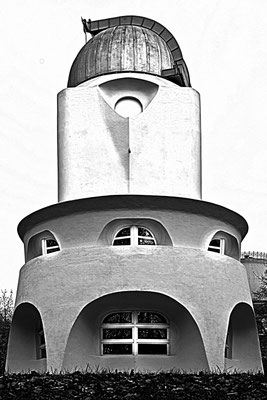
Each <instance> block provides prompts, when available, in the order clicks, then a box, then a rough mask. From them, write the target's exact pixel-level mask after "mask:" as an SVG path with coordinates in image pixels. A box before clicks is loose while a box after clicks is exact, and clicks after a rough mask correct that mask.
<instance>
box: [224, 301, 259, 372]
mask: <svg viewBox="0 0 267 400" xmlns="http://www.w3.org/2000/svg"><path fill="white" fill-rule="evenodd" d="M259 349H260V346H259V337H258V334H257V327H256V322H255V317H254V312H253V309H252V307H251V306H250V305H249V304H246V303H239V304H237V305H236V306H235V307H234V309H233V311H232V313H231V315H230V319H229V325H228V333H227V338H226V354H225V355H226V358H225V360H226V365H225V366H226V368H227V370H228V371H231V370H235V369H237V370H239V371H249V370H251V371H253V372H255V371H262V365H261V354H260V350H259Z"/></svg>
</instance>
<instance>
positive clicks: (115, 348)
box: [103, 343, 132, 354]
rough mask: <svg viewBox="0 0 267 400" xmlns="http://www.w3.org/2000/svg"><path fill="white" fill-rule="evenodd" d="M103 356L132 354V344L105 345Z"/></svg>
mask: <svg viewBox="0 0 267 400" xmlns="http://www.w3.org/2000/svg"><path fill="white" fill-rule="evenodd" d="M103 354H132V345H131V344H123V343H122V344H103Z"/></svg>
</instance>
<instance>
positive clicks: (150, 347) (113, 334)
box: [101, 311, 169, 356]
mask: <svg viewBox="0 0 267 400" xmlns="http://www.w3.org/2000/svg"><path fill="white" fill-rule="evenodd" d="M101 348H102V354H103V355H108V354H111V355H115V354H117V355H119V354H122V355H123V354H132V355H135V356H136V355H138V354H143V355H145V354H155V355H157V354H165V355H168V354H169V325H168V322H167V320H166V318H165V317H164V316H163V315H161V314H159V313H155V312H150V311H126V312H117V313H112V314H109V315H107V316H106V317H105V318H104V319H103V322H102V327H101Z"/></svg>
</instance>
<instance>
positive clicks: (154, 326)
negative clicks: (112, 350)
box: [101, 310, 170, 357]
mask: <svg viewBox="0 0 267 400" xmlns="http://www.w3.org/2000/svg"><path fill="white" fill-rule="evenodd" d="M121 312H123V313H126V312H130V313H131V314H132V322H131V323H102V325H101V355H102V356H104V357H106V356H112V357H118V356H120V357H121V356H124V357H125V356H131V355H132V356H137V355H139V354H138V345H139V344H166V345H167V352H166V354H140V356H168V355H169V354H170V329H169V328H170V327H169V323H168V321H167V318H166V317H165V316H163V315H162V314H160V313H158V312H156V311H145V312H151V313H155V314H159V315H162V316H163V317H164V318H165V319H166V321H167V323H157V324H152V323H139V322H138V313H139V312H144V311H143V310H137V311H132V310H131V311H128V310H127V311H121V310H120V311H118V313H121ZM110 314H112V313H109V314H108V315H110ZM108 315H106V317H107V316H108ZM106 317H104V318H103V320H104V319H105V318H106ZM139 328H144V329H166V330H167V338H166V339H138V329H139ZM104 329H132V338H131V339H103V332H104ZM104 344H131V345H132V354H104V346H103V345H104Z"/></svg>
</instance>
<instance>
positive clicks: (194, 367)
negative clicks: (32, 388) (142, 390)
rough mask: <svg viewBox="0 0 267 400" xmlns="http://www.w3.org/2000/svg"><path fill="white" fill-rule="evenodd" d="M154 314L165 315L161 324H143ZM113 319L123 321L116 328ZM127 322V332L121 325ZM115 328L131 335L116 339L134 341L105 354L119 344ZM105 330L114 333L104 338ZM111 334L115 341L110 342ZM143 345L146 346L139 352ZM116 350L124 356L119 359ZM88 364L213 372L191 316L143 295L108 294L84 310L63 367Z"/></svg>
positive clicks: (175, 305)
mask: <svg viewBox="0 0 267 400" xmlns="http://www.w3.org/2000/svg"><path fill="white" fill-rule="evenodd" d="M149 313H151V315H153V318H154V317H155V318H156V316H159V315H160V316H161V318H162V320H161V321H159V320H158V322H156V320H155V321H154V323H153V324H151V322H149V319H144V318H145V317H144V315H145V314H146V318H148V317H147V315H148V314H149ZM112 315H114V318H115V317H116V316H117V317H116V318H117V319H118V318H119V320H118V321H117V323H118V325H117V326H115V325H116V323H115V325H114V324H112V323H110V320H109V318H111V317H112ZM107 317H108V319H106V318H107ZM121 318H123V319H121ZM125 318H126V320H127V321H126V320H125ZM127 318H128V319H127ZM138 318H139V319H138ZM123 320H125V323H126V325H127V327H126V328H125V327H124V328H123V327H122V326H119V325H122V324H123V322H122V321H123ZM126 325H125V326H126ZM114 326H115V328H114ZM116 328H117V329H125V331H123V332H119V336H121V335H126V336H127V335H128V336H129V337H128V338H126V337H124V338H119V337H118V336H117V339H118V340H120V339H122V342H125V341H129V342H130V341H131V345H132V347H131V348H130V347H129V346H128V347H129V348H128V347H127V346H126V347H125V348H124V349H122V348H117V349H116V350H115V351H114V352H110V353H109V352H108V351H106V352H104V351H103V344H108V342H109V343H111V342H112V343H113V344H119V343H117V342H116V341H117V339H116V335H117V333H118V332H114V329H116ZM103 329H109V330H113V331H107V332H105V333H103ZM138 329H140V331H139V332H138ZM153 330H154V331H153ZM108 335H115V337H114V336H113V338H109V339H110V340H107V341H106V336H108ZM155 335H157V337H156V336H155ZM130 336H131V337H130ZM142 336H143V337H142ZM113 339H114V340H115V342H116V343H115V342H113ZM124 344H126V343H124ZM127 344H128V343H127ZM139 344H141V345H143V347H142V346H141V348H140V351H139V350H138V346H139ZM150 345H151V346H150ZM153 345H159V346H160V347H158V348H156V347H155V346H153ZM149 346H150V347H149ZM107 348H108V349H109V347H107ZM125 349H126V350H125ZM117 350H118V351H119V350H120V351H121V352H123V350H125V352H124V354H116V351H117ZM87 365H90V366H91V367H94V366H100V367H102V368H111V369H120V370H129V369H131V368H135V369H138V370H144V369H147V370H159V369H165V370H167V369H170V368H176V369H179V368H180V369H183V370H188V371H199V370H208V363H207V358H206V353H205V349H204V345H203V341H202V338H201V334H200V331H199V328H198V326H197V324H196V322H195V320H194V318H193V317H192V315H191V314H190V313H189V311H188V310H187V309H186V308H185V307H184V306H182V305H181V304H180V303H178V302H177V301H175V300H174V299H172V298H170V297H168V296H166V295H163V294H160V293H155V292H142V291H129V292H119V293H113V294H109V295H106V296H103V297H100V298H99V299H97V300H94V301H93V302H91V303H90V304H88V305H87V306H85V307H84V308H83V310H82V311H81V313H80V314H79V316H78V317H77V319H76V321H75V323H74V325H73V327H72V329H71V332H70V335H69V338H68V342H67V346H66V351H65V356H64V361H63V366H62V368H63V369H67V370H73V369H75V367H78V368H86V366H87Z"/></svg>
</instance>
